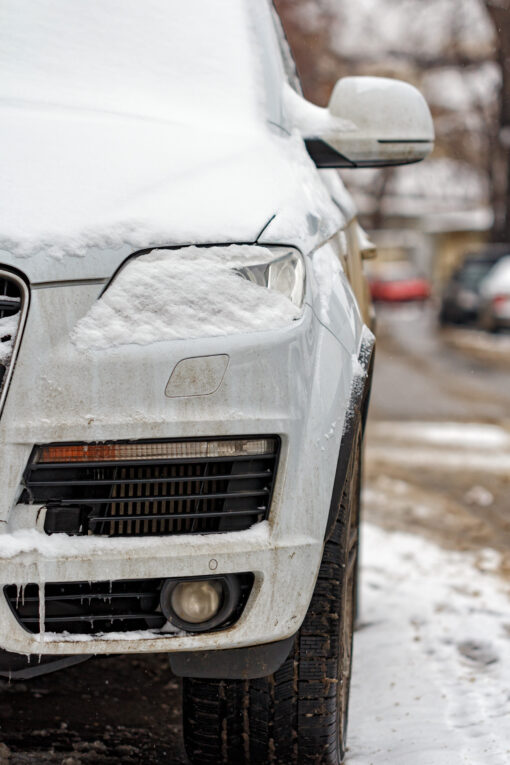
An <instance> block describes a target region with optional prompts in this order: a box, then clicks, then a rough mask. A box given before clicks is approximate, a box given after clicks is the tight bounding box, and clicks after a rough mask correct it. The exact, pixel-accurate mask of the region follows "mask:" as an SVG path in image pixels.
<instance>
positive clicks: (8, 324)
mask: <svg viewBox="0 0 510 765" xmlns="http://www.w3.org/2000/svg"><path fill="white" fill-rule="evenodd" d="M18 323H19V314H14V316H4V318H3V319H0V364H4V365H5V364H7V362H8V361H9V359H10V358H11V354H12V349H13V346H14V340H15V339H16V332H17V330H18Z"/></svg>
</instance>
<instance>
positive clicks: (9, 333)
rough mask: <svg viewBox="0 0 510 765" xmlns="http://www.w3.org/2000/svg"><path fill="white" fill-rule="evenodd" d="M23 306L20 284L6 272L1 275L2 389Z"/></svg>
mask: <svg viewBox="0 0 510 765" xmlns="http://www.w3.org/2000/svg"><path fill="white" fill-rule="evenodd" d="M21 307H22V294H21V287H20V284H19V283H18V281H14V280H13V279H9V278H7V276H6V275H5V274H2V275H0V390H1V388H2V384H3V381H4V378H5V374H6V372H7V368H8V365H9V362H10V360H11V355H12V349H13V345H14V340H15V337H16V333H17V331H18V326H19V320H20V318H21Z"/></svg>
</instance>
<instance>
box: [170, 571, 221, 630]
mask: <svg viewBox="0 0 510 765" xmlns="http://www.w3.org/2000/svg"><path fill="white" fill-rule="evenodd" d="M222 591H223V588H222V586H221V584H220V582H219V581H218V580H217V579H206V580H203V581H198V582H197V581H195V582H179V584H178V585H176V587H174V588H173V590H172V595H171V597H170V603H171V606H172V610H173V611H174V613H175V614H176V615H177V616H178V617H179V619H182V621H183V622H191V624H200V622H208V621H209V619H212V618H213V616H216V614H217V613H218V611H219V609H220V605H221V596H222V594H223V592H222Z"/></svg>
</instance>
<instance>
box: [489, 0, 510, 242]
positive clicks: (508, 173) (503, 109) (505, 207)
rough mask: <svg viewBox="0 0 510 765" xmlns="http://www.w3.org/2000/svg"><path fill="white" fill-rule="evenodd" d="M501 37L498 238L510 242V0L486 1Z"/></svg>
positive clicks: (496, 152) (496, 144)
mask: <svg viewBox="0 0 510 765" xmlns="http://www.w3.org/2000/svg"><path fill="white" fill-rule="evenodd" d="M485 5H486V6H487V11H488V12H489V15H490V17H491V19H492V21H493V23H494V27H495V30H496V34H497V37H498V52H497V57H498V62H499V65H500V67H501V91H500V108H499V133H498V140H497V141H496V142H494V146H493V149H494V160H495V162H494V213H495V229H494V235H495V238H498V239H505V240H506V241H507V242H508V241H510V0H485Z"/></svg>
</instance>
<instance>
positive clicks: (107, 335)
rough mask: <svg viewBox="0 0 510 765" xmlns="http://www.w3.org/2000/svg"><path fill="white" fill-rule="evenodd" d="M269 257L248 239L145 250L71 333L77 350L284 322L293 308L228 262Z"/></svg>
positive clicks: (294, 313)
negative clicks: (218, 244)
mask: <svg viewBox="0 0 510 765" xmlns="http://www.w3.org/2000/svg"><path fill="white" fill-rule="evenodd" d="M274 257H275V255H274V253H272V252H271V251H270V250H269V249H267V248H266V247H254V246H250V245H244V246H242V245H231V246H229V247H208V248H200V247H185V248H181V249H178V250H153V251H152V252H150V253H149V254H147V255H142V256H140V257H137V258H135V259H133V260H132V261H130V262H129V263H128V264H127V265H126V266H125V267H124V268H123V269H122V271H121V272H120V273H119V274H118V276H117V277H116V278H115V280H114V281H113V283H112V285H111V286H110V287H109V289H108V290H107V291H106V292H105V293H104V295H103V296H102V297H101V298H100V300H99V301H98V302H97V303H95V304H94V305H93V307H92V308H91V310H90V311H89V312H88V314H86V316H84V317H83V318H82V319H81V320H80V321H79V322H78V324H77V325H76V327H75V328H74V330H73V332H72V340H73V342H74V344H75V345H76V347H77V348H78V350H80V351H82V350H88V349H104V348H111V347H115V346H119V345H127V344H130V343H135V344H138V345H146V344H149V343H154V342H157V341H160V340H177V339H190V338H197V337H212V336H215V335H229V334H236V333H239V332H258V331H262V330H270V329H276V328H279V327H283V326H286V325H288V324H289V323H290V322H292V321H293V320H295V319H297V318H299V316H300V315H301V309H299V308H297V307H296V306H295V305H294V304H293V303H292V302H291V301H290V300H289V299H288V298H286V297H285V296H284V295H282V294H280V293H279V292H275V291H273V290H270V289H266V288H265V287H260V286H258V285H256V284H254V283H252V282H249V281H248V280H246V279H245V278H243V277H242V276H241V275H240V274H239V273H238V271H237V270H236V269H239V268H241V267H243V266H249V265H256V264H261V263H267V262H269V261H271V260H274Z"/></svg>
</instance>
